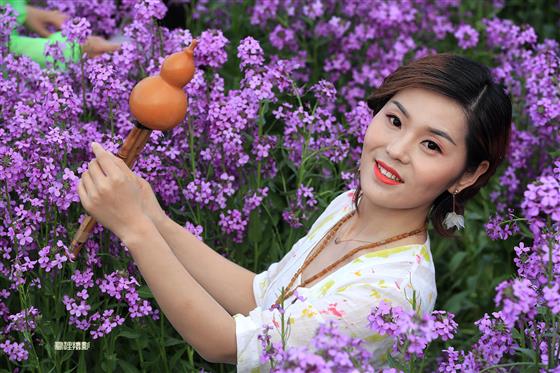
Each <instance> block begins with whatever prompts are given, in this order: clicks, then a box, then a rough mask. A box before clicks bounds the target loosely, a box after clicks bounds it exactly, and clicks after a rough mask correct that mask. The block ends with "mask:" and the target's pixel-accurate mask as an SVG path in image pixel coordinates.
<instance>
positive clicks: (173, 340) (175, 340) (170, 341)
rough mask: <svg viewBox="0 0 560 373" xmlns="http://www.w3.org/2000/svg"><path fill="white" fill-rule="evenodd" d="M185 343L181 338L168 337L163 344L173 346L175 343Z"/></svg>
mask: <svg viewBox="0 0 560 373" xmlns="http://www.w3.org/2000/svg"><path fill="white" fill-rule="evenodd" d="M185 343H186V342H185V341H183V340H181V339H178V338H173V337H168V338H167V339H166V340H165V343H164V344H163V345H164V346H166V347H169V346H175V345H178V344H185Z"/></svg>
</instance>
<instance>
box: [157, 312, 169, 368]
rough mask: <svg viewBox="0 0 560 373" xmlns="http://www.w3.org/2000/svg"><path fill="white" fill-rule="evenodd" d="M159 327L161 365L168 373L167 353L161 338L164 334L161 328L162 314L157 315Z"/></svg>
mask: <svg viewBox="0 0 560 373" xmlns="http://www.w3.org/2000/svg"><path fill="white" fill-rule="evenodd" d="M159 327H160V335H159V340H160V343H159V347H160V352H161V355H162V357H163V358H162V361H163V367H164V369H165V372H167V373H169V367H168V366H167V353H166V352H165V345H164V340H163V334H164V329H163V315H160V317H159Z"/></svg>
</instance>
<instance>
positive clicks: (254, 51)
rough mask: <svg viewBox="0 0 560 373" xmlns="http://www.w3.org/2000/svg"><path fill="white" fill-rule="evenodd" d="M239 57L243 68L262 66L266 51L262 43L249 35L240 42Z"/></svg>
mask: <svg viewBox="0 0 560 373" xmlns="http://www.w3.org/2000/svg"><path fill="white" fill-rule="evenodd" d="M237 57H238V58H239V60H240V61H241V63H240V64H239V66H240V67H241V69H245V68H247V67H248V66H249V67H255V66H261V65H262V64H263V62H264V53H263V50H262V48H261V45H260V44H259V42H258V41H256V40H255V39H254V38H252V37H251V36H247V37H246V38H244V39H242V40H241V41H240V42H239V46H238V47H237Z"/></svg>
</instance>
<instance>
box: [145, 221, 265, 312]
mask: <svg viewBox="0 0 560 373" xmlns="http://www.w3.org/2000/svg"><path fill="white" fill-rule="evenodd" d="M155 227H156V228H157V230H158V231H159V233H160V234H161V236H162V237H163V238H164V239H165V241H166V242H167V244H168V245H169V247H170V248H171V250H172V251H173V254H175V256H176V257H177V259H178V260H179V262H180V263H181V264H182V265H183V266H184V267H185V268H186V269H187V271H188V272H189V273H190V274H191V275H192V276H193V277H194V279H195V280H196V281H197V282H198V283H199V284H200V285H201V286H202V287H204V289H205V290H206V291H207V292H208V293H210V295H211V296H212V297H214V299H215V300H216V301H217V302H218V303H220V304H221V305H222V307H224V308H225V309H226V310H227V311H228V312H229V313H230V315H235V314H238V313H241V314H243V315H247V314H249V311H251V310H253V309H254V308H255V307H256V306H257V305H256V303H255V297H254V295H253V279H254V277H255V273H254V272H251V271H249V270H247V269H245V268H243V267H241V266H239V265H238V264H236V263H234V262H232V261H231V260H228V259H226V258H224V257H223V256H222V255H220V254H218V253H217V252H216V251H214V250H213V249H212V248H211V247H209V246H208V245H206V244H205V243H204V242H202V241H200V240H199V239H198V238H196V237H195V236H194V235H193V234H191V233H190V232H189V231H187V230H186V229H185V228H183V227H181V226H180V225H179V224H177V223H175V222H174V221H173V220H172V219H170V218H169V217H165V218H163V219H162V220H161V221H159V222H156V223H155Z"/></svg>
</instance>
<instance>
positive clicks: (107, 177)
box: [78, 143, 146, 241]
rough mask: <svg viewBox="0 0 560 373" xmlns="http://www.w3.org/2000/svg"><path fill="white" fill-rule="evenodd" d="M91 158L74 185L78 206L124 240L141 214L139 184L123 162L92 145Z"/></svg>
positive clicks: (143, 216)
mask: <svg viewBox="0 0 560 373" xmlns="http://www.w3.org/2000/svg"><path fill="white" fill-rule="evenodd" d="M92 149H93V152H94V154H95V157H96V158H95V159H94V160H92V161H91V162H90V163H89V166H88V169H87V171H85V172H84V173H83V174H82V177H81V179H80V182H79V184H78V194H79V196H80V201H81V202H82V206H84V208H85V209H86V211H87V212H88V213H89V214H90V215H91V216H93V217H94V218H95V219H96V220H97V221H98V222H99V223H100V224H101V225H103V226H104V227H106V228H107V229H109V230H111V231H112V232H113V233H115V234H116V235H117V236H118V237H119V238H120V239H121V240H123V241H124V238H123V237H124V236H126V235H128V234H132V233H134V229H136V227H137V226H138V225H137V224H136V223H137V222H139V221H140V220H141V219H142V218H144V219H145V217H146V216H145V215H144V213H143V212H142V200H141V192H140V184H139V183H138V181H137V180H136V175H135V174H134V173H133V172H132V171H131V170H130V169H129V168H128V166H127V165H126V164H125V163H124V161H123V160H122V159H120V158H118V157H117V156H115V155H113V154H111V153H110V152H107V151H106V150H105V149H103V147H102V146H101V145H99V144H97V143H93V144H92Z"/></svg>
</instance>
